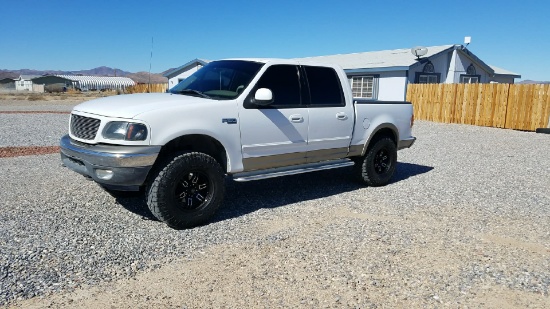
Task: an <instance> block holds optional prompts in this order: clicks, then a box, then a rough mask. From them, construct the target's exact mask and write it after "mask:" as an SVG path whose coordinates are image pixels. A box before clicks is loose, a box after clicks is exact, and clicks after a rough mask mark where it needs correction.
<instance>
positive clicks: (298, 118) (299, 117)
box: [288, 114, 304, 122]
mask: <svg viewBox="0 0 550 309" xmlns="http://www.w3.org/2000/svg"><path fill="white" fill-rule="evenodd" d="M288 118H289V119H290V121H292V122H303V121H304V117H302V115H300V114H294V115H290V117H288Z"/></svg>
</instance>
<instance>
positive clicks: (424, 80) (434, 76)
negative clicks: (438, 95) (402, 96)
mask: <svg viewBox="0 0 550 309" xmlns="http://www.w3.org/2000/svg"><path fill="white" fill-rule="evenodd" d="M415 74H416V76H415V79H414V82H415V83H417V84H438V83H439V80H440V78H441V73H424V72H416V73H415Z"/></svg>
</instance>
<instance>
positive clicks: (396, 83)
mask: <svg viewBox="0 0 550 309" xmlns="http://www.w3.org/2000/svg"><path fill="white" fill-rule="evenodd" d="M378 74H380V77H379V79H378V100H379V101H404V100H405V97H406V95H407V94H406V89H407V88H406V85H407V78H406V72H405V71H393V72H380V73H378Z"/></svg>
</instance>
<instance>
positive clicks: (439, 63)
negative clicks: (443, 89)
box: [409, 52, 454, 83]
mask: <svg viewBox="0 0 550 309" xmlns="http://www.w3.org/2000/svg"><path fill="white" fill-rule="evenodd" d="M452 56H454V55H452V54H451V53H450V52H449V53H443V54H440V55H438V56H433V57H432V58H430V61H431V62H432V64H433V65H434V73H439V74H441V75H440V78H439V82H440V83H448V78H447V76H448V73H449V63H450V62H451V63H452V60H451V59H452V58H451V57H452ZM424 65H425V64H420V65H417V66H415V67H414V68H413V69H411V70H410V71H409V82H410V83H414V82H415V78H416V73H417V72H422V70H424Z"/></svg>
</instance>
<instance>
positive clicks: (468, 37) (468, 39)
mask: <svg viewBox="0 0 550 309" xmlns="http://www.w3.org/2000/svg"><path fill="white" fill-rule="evenodd" d="M471 42H472V37H471V36H465V37H464V44H466V45H464V48H466V46H468V45H470V43H471Z"/></svg>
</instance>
